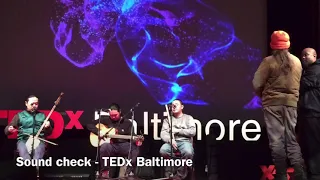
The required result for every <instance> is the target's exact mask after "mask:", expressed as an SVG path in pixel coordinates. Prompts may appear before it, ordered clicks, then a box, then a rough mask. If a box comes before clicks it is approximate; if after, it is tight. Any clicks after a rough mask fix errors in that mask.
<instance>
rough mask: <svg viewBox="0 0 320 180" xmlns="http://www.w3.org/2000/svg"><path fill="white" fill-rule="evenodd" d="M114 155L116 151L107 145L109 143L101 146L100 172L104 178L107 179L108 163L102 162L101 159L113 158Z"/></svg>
mask: <svg viewBox="0 0 320 180" xmlns="http://www.w3.org/2000/svg"><path fill="white" fill-rule="evenodd" d="M115 155H116V150H115V147H114V145H113V144H109V143H104V144H102V145H101V147H100V156H101V159H100V167H101V172H102V176H103V177H105V178H109V169H110V166H109V163H108V161H107V160H106V161H105V160H104V158H103V157H114V156H115Z"/></svg>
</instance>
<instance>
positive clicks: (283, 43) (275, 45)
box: [270, 30, 290, 50]
mask: <svg viewBox="0 0 320 180" xmlns="http://www.w3.org/2000/svg"><path fill="white" fill-rule="evenodd" d="M270 47H271V49H273V50H280V49H289V47H290V36H289V34H288V33H286V32H285V31H281V30H279V31H274V32H273V33H272V35H271V42H270Z"/></svg>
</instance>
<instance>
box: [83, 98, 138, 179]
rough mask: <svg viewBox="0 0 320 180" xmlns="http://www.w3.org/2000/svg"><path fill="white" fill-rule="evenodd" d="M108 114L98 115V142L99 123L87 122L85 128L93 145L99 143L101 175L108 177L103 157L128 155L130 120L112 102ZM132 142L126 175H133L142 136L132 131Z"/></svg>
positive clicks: (107, 167) (107, 169)
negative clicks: (89, 132) (129, 163)
mask: <svg viewBox="0 0 320 180" xmlns="http://www.w3.org/2000/svg"><path fill="white" fill-rule="evenodd" d="M108 109H109V116H101V117H100V123H101V124H100V139H101V140H100V143H99V138H98V134H99V132H98V131H99V129H98V128H99V124H98V121H97V120H95V121H96V123H94V124H88V125H87V129H88V130H89V131H91V132H92V133H91V135H90V141H91V144H92V145H93V146H95V147H97V146H98V145H100V167H101V172H100V174H101V176H102V177H103V178H109V168H110V167H109V164H108V163H107V164H106V165H105V164H104V160H103V159H102V158H103V157H128V155H129V150H130V139H131V127H132V123H131V121H130V120H128V119H126V118H124V117H122V114H121V109H120V106H119V105H118V104H116V103H112V104H111V105H110V106H109V108H108ZM133 135H134V137H133V142H134V143H132V144H131V156H130V157H129V158H130V159H132V161H131V164H132V166H133V167H130V166H129V167H127V170H126V173H125V174H126V176H127V175H133V172H134V170H135V167H136V161H137V157H138V154H139V147H138V146H141V145H142V140H143V137H140V136H135V134H134V133H133Z"/></svg>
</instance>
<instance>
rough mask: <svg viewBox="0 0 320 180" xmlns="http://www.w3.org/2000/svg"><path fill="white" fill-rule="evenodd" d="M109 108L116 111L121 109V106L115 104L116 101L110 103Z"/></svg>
mask: <svg viewBox="0 0 320 180" xmlns="http://www.w3.org/2000/svg"><path fill="white" fill-rule="evenodd" d="M109 109H110V110H117V111H119V112H120V111H121V108H120V105H119V104H117V103H111V104H110V106H109Z"/></svg>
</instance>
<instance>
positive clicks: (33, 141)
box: [24, 92, 64, 154]
mask: <svg viewBox="0 0 320 180" xmlns="http://www.w3.org/2000/svg"><path fill="white" fill-rule="evenodd" d="M63 94H64V93H63V92H61V93H60V96H59V97H58V99H57V100H56V101H55V102H54V106H53V107H52V109H51V111H50V112H49V114H48V116H47V118H46V119H45V120H44V121H43V123H42V126H41V127H40V129H39V131H38V132H37V134H36V135H35V136H33V135H30V134H25V133H24V134H25V135H28V136H29V138H28V140H27V142H26V146H27V150H28V153H29V154H31V152H32V150H35V149H36V148H37V147H38V146H39V145H40V140H41V141H44V142H47V143H50V144H53V145H58V144H56V143H53V142H50V141H48V140H45V139H42V138H39V135H40V133H41V132H42V130H43V129H44V127H45V124H46V123H47V121H48V120H49V118H50V116H51V114H52V113H53V111H54V110H55V108H56V107H57V105H58V104H59V103H60V100H61V98H62V95H63ZM32 146H33V148H32Z"/></svg>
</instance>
